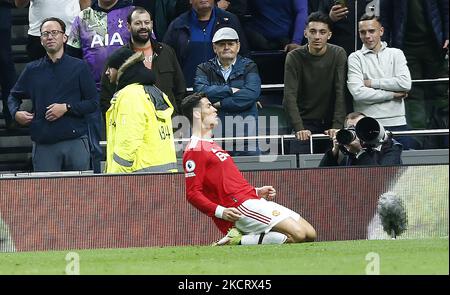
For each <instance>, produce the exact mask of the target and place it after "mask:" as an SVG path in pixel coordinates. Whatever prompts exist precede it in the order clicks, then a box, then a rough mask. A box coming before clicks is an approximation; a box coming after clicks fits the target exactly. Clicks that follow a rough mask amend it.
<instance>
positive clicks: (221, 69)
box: [194, 27, 261, 156]
mask: <svg viewBox="0 0 450 295" xmlns="http://www.w3.org/2000/svg"><path fill="white" fill-rule="evenodd" d="M212 43H213V50H214V53H215V54H216V56H215V57H214V58H212V59H210V60H209V61H207V62H205V63H202V64H200V65H198V67H197V72H196V75H195V79H194V91H196V92H203V93H205V94H206V95H207V97H208V98H209V100H210V101H211V103H212V104H213V106H214V107H215V108H216V109H218V114H219V118H220V122H221V128H220V127H219V128H218V131H219V132H220V131H221V134H216V137H217V136H220V137H244V136H245V137H247V136H256V135H257V127H258V109H257V106H256V102H257V100H258V98H259V95H260V92H261V79H260V77H259V74H258V68H257V66H256V64H255V63H254V62H253V61H252V60H250V59H248V58H245V57H242V56H240V55H239V54H238V53H239V49H240V43H239V36H238V33H237V32H236V31H235V30H234V29H233V28H230V27H224V28H221V29H219V30H217V32H216V33H215V34H214V36H213V39H212ZM231 144H232V142H225V147H226V150H228V151H229V152H230V154H232V155H233V156H236V155H239V156H253V155H259V149H258V146H257V143H256V141H255V140H253V141H245V142H244V141H242V140H237V141H236V142H235V143H234V145H233V146H232V145H231Z"/></svg>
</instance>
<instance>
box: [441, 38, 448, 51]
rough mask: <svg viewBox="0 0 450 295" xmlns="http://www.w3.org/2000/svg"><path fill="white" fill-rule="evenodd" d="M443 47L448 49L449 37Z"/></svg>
mask: <svg viewBox="0 0 450 295" xmlns="http://www.w3.org/2000/svg"><path fill="white" fill-rule="evenodd" d="M442 48H444V49H448V39H447V40H445V42H444V46H442Z"/></svg>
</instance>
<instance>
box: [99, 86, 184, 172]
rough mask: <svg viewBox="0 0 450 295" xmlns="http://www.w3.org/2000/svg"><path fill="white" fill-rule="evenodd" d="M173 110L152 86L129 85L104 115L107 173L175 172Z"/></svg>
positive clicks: (114, 98)
mask: <svg viewBox="0 0 450 295" xmlns="http://www.w3.org/2000/svg"><path fill="white" fill-rule="evenodd" d="M173 111H174V108H173V106H172V104H171V103H170V100H169V98H168V97H167V95H166V94H164V93H163V92H162V91H160V90H159V89H158V88H157V87H155V86H146V85H145V86H143V85H141V84H137V83H134V84H130V85H128V86H126V87H124V88H122V89H121V90H120V91H119V92H117V93H116V94H115V95H114V97H113V98H112V99H111V107H110V108H109V109H108V111H107V112H106V141H107V147H106V151H107V152H106V170H105V172H106V173H131V172H177V166H176V164H177V160H176V154H175V144H174V138H173V131H172V119H171V116H172V113H173Z"/></svg>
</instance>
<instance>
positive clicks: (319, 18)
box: [306, 11, 333, 31]
mask: <svg viewBox="0 0 450 295" xmlns="http://www.w3.org/2000/svg"><path fill="white" fill-rule="evenodd" d="M310 22H318V23H324V24H326V25H327V26H328V29H329V30H330V31H332V30H333V21H332V20H331V19H330V17H329V16H328V15H326V14H325V13H323V12H321V11H316V12H313V13H311V14H310V15H309V16H308V20H307V22H306V24H309V23H310Z"/></svg>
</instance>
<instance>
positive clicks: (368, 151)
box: [319, 112, 403, 167]
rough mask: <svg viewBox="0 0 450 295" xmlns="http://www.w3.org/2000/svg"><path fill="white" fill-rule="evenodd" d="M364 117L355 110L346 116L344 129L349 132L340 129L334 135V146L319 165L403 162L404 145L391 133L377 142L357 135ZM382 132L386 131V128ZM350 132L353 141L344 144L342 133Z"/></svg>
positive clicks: (393, 163) (399, 163)
mask: <svg viewBox="0 0 450 295" xmlns="http://www.w3.org/2000/svg"><path fill="white" fill-rule="evenodd" d="M364 117H366V115H364V114H363V113H360V112H353V113H350V114H348V115H347V116H346V117H345V128H344V129H343V130H347V131H348V132H346V134H344V133H341V134H339V133H340V132H339V131H338V132H337V133H336V135H335V136H333V138H332V139H333V148H332V149H331V150H329V151H327V152H326V153H325V154H324V156H323V158H322V160H321V161H320V164H319V167H327V166H375V165H401V164H402V160H401V154H402V150H403V147H402V145H401V144H400V143H398V142H397V141H396V140H394V139H392V137H391V136H390V134H387V133H386V134H384V136H383V140H381V141H380V142H379V143H377V144H372V143H367V142H364V141H362V140H360V139H359V138H358V136H356V134H357V131H355V127H356V130H357V129H358V128H357V127H358V125H357V124H358V122H359V121H360V120H361V119H362V118H364ZM380 126H381V125H380ZM343 130H340V131H343ZM380 133H384V130H383V132H380ZM349 134H351V135H353V137H354V139H353V141H351V142H350V143H348V144H343V143H342V141H345V140H343V139H342V138H341V137H343V136H342V135H349ZM340 135H341V136H340ZM361 137H362V136H361ZM338 139H339V140H338ZM339 141H341V143H339Z"/></svg>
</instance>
